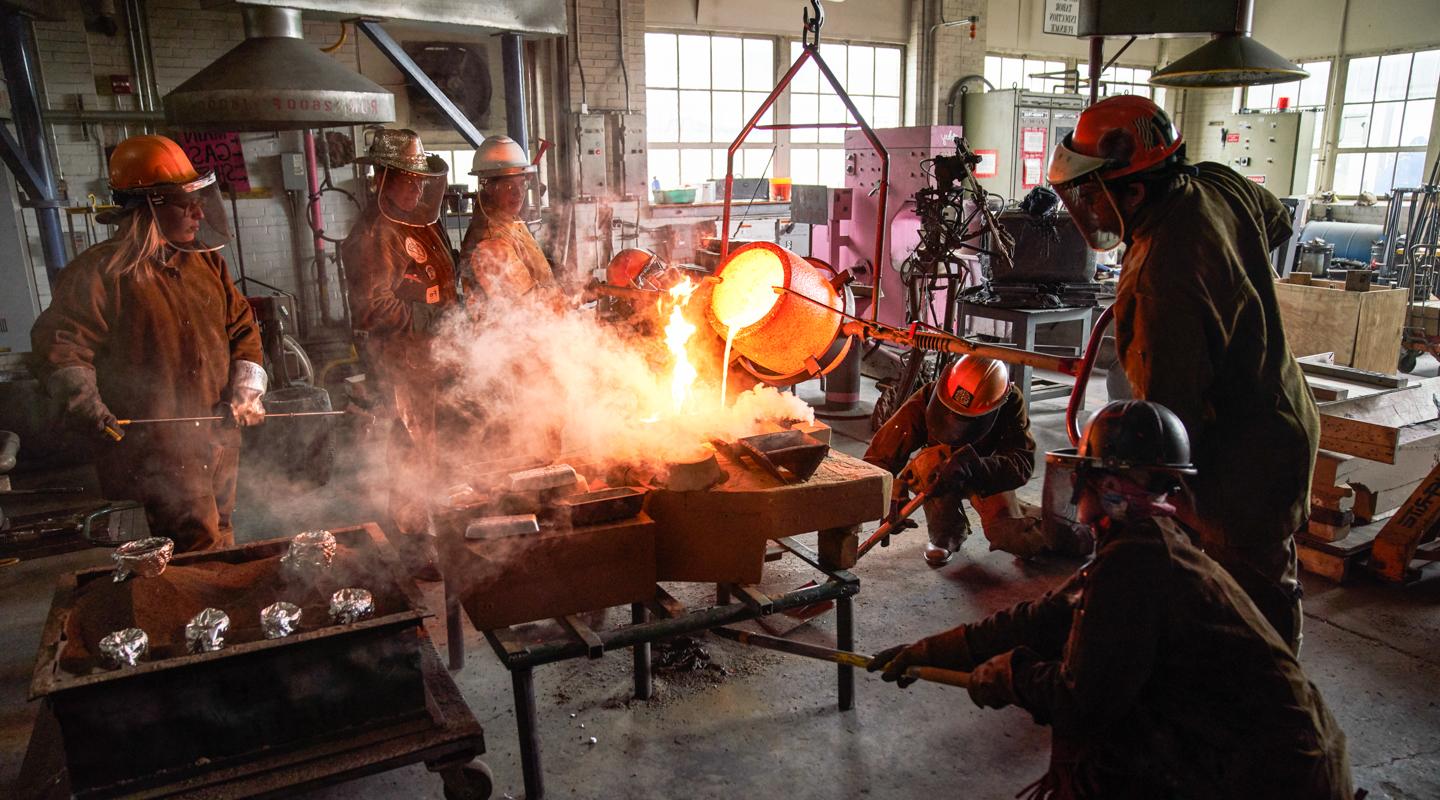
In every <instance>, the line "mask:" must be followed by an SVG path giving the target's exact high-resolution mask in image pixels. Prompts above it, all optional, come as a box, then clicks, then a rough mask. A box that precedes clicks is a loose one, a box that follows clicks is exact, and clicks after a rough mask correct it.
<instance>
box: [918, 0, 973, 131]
mask: <svg viewBox="0 0 1440 800" xmlns="http://www.w3.org/2000/svg"><path fill="white" fill-rule="evenodd" d="M911 6H912V8H913V9H915V11H914V12H913V13H914V17H915V23H916V24H915V28H914V36H912V39H911V46H910V50H911V52H912V53H914V55H912V56H911V60H912V61H915V62H916V72H917V74H916V76H915V81H916V91H915V98H916V104H915V123H916V124H919V125H926V124H932V123H939V122H944V118H945V100H946V95H947V94H948V93H949V91H950V87H951V86H952V85H953V84H954V83H955V81H957V80H959V79H960V78H963V77H965V76H966V75H977V74H980V75H983V74H984V73H985V35H986V29H987V27H988V26H987V25H986V23H985V14H986V13H987V10H988V8H989V3H988V2H986V0H942V2H937V3H933V4H931V5H930V7H929V12H930V13H929V14H928V15H927V14H925V13H924V7H925V4H924V3H921V2H919V1H918V0H917V1H916V2H914V3H912V4H911ZM942 16H943V19H945V20H947V21H952V22H953V21H954V20H957V19H965V18H967V17H970V16H979V17H980V26H979V28H978V30H977V31H976V36H975V38H974V39H971V38H970V28H969V26H967V25H956V26H953V27H942V28H936V29H935V33H934V34H933V35H930V34H929V31H930V28H931V26H933V25H935V24H936V23H939V22H940V21H941V19H942ZM927 35H928V36H929V40H930V47H929V48H928V49H927V48H926V46H925V44H924V37H926V36H927ZM917 42H919V46H918V47H917V46H916V43H917Z"/></svg>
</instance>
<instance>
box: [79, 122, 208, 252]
mask: <svg viewBox="0 0 1440 800" xmlns="http://www.w3.org/2000/svg"><path fill="white" fill-rule="evenodd" d="M110 193H111V195H112V196H113V198H114V200H115V203H116V205H119V206H122V207H124V208H125V209H126V210H129V209H134V208H138V207H140V206H141V205H145V206H146V207H148V208H149V209H150V212H151V214H152V215H154V214H156V210H157V209H158V208H159V207H162V206H163V207H170V208H181V209H183V210H184V216H185V221H184V222H182V223H181V224H180V226H179V229H180V230H182V231H183V232H184V235H177V234H176V232H175V231H174V230H166V226H164V225H162V226H161V232H162V234H163V235H164V236H165V241H166V242H167V243H168V244H169V245H170V246H171V247H174V248H175V249H177V250H190V251H194V252H200V253H208V252H212V251H215V250H219V249H220V248H222V247H224V246H225V244H226V243H227V242H228V241H230V237H231V230H230V219H229V217H228V216H226V214H225V203H224V200H223V198H222V197H221V196H220V185H219V183H218V181H217V180H216V178H215V173H214V172H212V171H208V170H207V171H206V172H203V173H201V172H197V171H196V169H195V166H194V165H193V164H191V163H190V158H189V156H187V155H185V151H184V150H182V149H181V148H180V145H178V144H176V143H175V142H174V141H173V140H171V139H169V138H166V137H164V136H156V135H145V136H131V137H130V138H128V139H125V140H124V141H122V142H120V144H118V145H116V146H115V151H114V152H113V153H111V155H110ZM120 213H123V212H120ZM108 216H109V219H100V221H101V222H112V221H113V219H114V216H115V215H114V214H111V215H108ZM97 219H99V217H97Z"/></svg>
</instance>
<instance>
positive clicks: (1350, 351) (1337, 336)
mask: <svg viewBox="0 0 1440 800" xmlns="http://www.w3.org/2000/svg"><path fill="white" fill-rule="evenodd" d="M1318 283H1319V281H1312V282H1311V284H1312V285H1310V286H1300V285H1298V284H1290V283H1277V284H1275V299H1276V301H1277V304H1278V305H1279V307H1280V319H1281V321H1282V323H1283V324H1284V326H1285V341H1286V343H1287V344H1289V346H1290V352H1292V353H1294V354H1295V355H1297V356H1308V355H1311V354H1313V353H1323V352H1326V351H1330V352H1333V353H1334V354H1335V363H1337V364H1344V365H1347V366H1348V365H1349V364H1350V362H1351V359H1352V358H1353V357H1354V355H1355V330H1356V325H1357V324H1358V323H1359V321H1360V302H1361V294H1360V293H1359V292H1345V291H1340V292H1336V291H1333V290H1330V289H1327V288H1321V287H1320V286H1317V285H1315V284H1318Z"/></svg>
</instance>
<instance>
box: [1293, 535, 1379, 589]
mask: <svg viewBox="0 0 1440 800" xmlns="http://www.w3.org/2000/svg"><path fill="white" fill-rule="evenodd" d="M1384 525H1385V522H1384V520H1381V521H1379V522H1373V523H1370V524H1369V525H1357V526H1355V527H1352V528H1351V529H1350V534H1349V535H1348V536H1346V537H1345V538H1343V539H1337V540H1335V541H1333V542H1327V541H1324V540H1323V539H1318V538H1316V537H1314V536H1310V535H1309V534H1306V533H1297V534H1295V551H1296V555H1297V556H1298V557H1299V559H1300V568H1301V569H1303V570H1305V571H1306V572H1308V573H1310V574H1312V575H1319V576H1321V577H1322V578H1328V579H1329V580H1332V581H1334V582H1336V583H1348V582H1350V581H1352V580H1354V579H1355V577H1356V576H1358V575H1360V574H1361V573H1363V572H1366V571H1367V567H1366V562H1367V561H1368V559H1369V557H1370V547H1371V545H1373V544H1374V542H1375V536H1376V535H1377V534H1379V533H1380V529H1381V528H1382V527H1384Z"/></svg>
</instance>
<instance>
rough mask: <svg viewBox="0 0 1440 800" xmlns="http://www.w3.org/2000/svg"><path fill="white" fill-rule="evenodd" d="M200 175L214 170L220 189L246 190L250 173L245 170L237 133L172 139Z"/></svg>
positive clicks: (200, 134) (207, 134)
mask: <svg viewBox="0 0 1440 800" xmlns="http://www.w3.org/2000/svg"><path fill="white" fill-rule="evenodd" d="M175 141H176V142H178V143H179V144H180V147H181V148H182V149H184V151H185V155H187V156H189V157H190V163H191V164H194V165H195V169H197V170H199V171H200V172H205V171H206V170H214V171H215V177H217V178H219V179H220V188H222V189H229V190H230V191H233V192H248V191H250V173H249V172H247V171H246V170H245V151H244V150H242V149H241V147H240V135H239V134H237V133H182V134H180V135H179V136H177V137H176V139H175Z"/></svg>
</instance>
